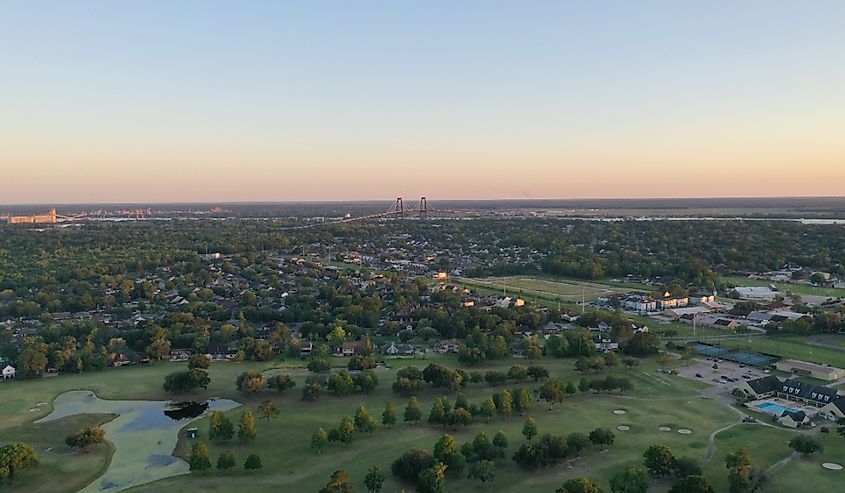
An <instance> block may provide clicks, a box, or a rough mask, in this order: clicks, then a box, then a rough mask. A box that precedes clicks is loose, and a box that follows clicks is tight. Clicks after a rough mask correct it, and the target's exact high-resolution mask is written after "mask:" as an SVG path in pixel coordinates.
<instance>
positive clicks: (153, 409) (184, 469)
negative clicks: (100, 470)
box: [36, 390, 239, 493]
mask: <svg viewBox="0 0 845 493" xmlns="http://www.w3.org/2000/svg"><path fill="white" fill-rule="evenodd" d="M168 404H169V402H168V401H109V400H103V399H100V398H99V397H97V396H96V394H94V392H91V391H88V390H73V391H70V392H65V393H63V394H61V395H59V396H58V397H56V399H55V401H54V402H53V409H54V411H53V412H52V413H51V414H50V415H48V416H46V417H44V418H42V419H40V420H38V421H36V423H46V422H50V421H55V420H58V419H61V418H65V417H68V416H74V415H77V414H90V413H97V414H116V415H118V416H117V418H115V419H114V420H112V421H111V422H109V423H106V424H105V425H103V430H105V432H106V439H107V440H108V441H110V442H111V443H112V444H113V445H114V447H115V452H114V455H113V456H112V461H111V464H109V467H108V469H107V470H106V472H105V473H104V474H103V475H102V476H100V477H99V478H97V479H96V480H95V481H94V482H92V483H91V484H89V485H88V486H87V487H85V488H84V489H82V490H80V493H97V492H102V491H109V492H115V491H121V490H125V489H127V488H131V487H133V486H138V485H141V484H144V483H149V482H151V481H156V480H159V479H163V478H168V477H171V476H176V475H179V474H186V473H188V472H189V471H188V463H187V462H185V461H183V460H182V459H179V458H177V457H174V456H173V455H172V454H173V450H174V449H175V448H176V442H177V439H178V434H179V429H180V428H182V427H183V426H185V425H186V424H187V423H188V422H190V420H175V419H171V418H169V417H168V416H166V415H165V414H164V410H165V408H166V407H167V405H168ZM237 406H239V404H238V403H237V402H235V401H231V400H227V399H221V400H213V401H210V402H209V410H211V409H216V410H222V411H225V410H228V409H232V408H235V407H237ZM207 412H208V411H206V413H207Z"/></svg>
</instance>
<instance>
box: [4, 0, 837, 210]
mask: <svg viewBox="0 0 845 493" xmlns="http://www.w3.org/2000/svg"><path fill="white" fill-rule="evenodd" d="M844 26H845V2H843V1H841V0H832V1H821V0H815V1H812V2H799V1H774V0H761V1H752V0H743V1H736V0H730V1H703V0H702V1H669V0H665V1H630V0H625V1H617V2H611V1H600V2H575V1H563V0H559V1H548V2H545V1H530V0H528V1H507V2H503V1H491V0H476V1H463V0H442V1H439V0H438V1H431V0H426V1H416V2H398V1H366V0H360V1H318V0H315V1H289V2H287V1H281V0H279V1H266V2H261V1H246V2H237V1H228V2H214V1H193V2H191V1H186V2H173V1H137V2H119V1H114V0H109V1H85V0H77V1H67V0H62V1H54V2H50V1H37V0H11V1H6V2H3V5H2V10H0V46H2V49H0V203H7V204H9V203H57V204H58V203H72V202H165V201H168V202H172V201H179V202H192V201H212V202H215V201H219V202H226V201H296V200H353V199H354V200H359V199H389V198H392V197H396V196H400V195H401V196H406V197H418V196H421V195H426V196H428V197H429V198H436V199H463V198H465V199H475V198H584V197H597V198H598V197H691V196H778V195H845V27H844Z"/></svg>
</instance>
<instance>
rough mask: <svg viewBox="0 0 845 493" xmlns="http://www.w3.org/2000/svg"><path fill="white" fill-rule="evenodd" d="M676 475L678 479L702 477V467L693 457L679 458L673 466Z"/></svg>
mask: <svg viewBox="0 0 845 493" xmlns="http://www.w3.org/2000/svg"><path fill="white" fill-rule="evenodd" d="M673 469H674V475H675V477H676V478H678V479H682V478H685V477H687V476H701V466H700V465H699V464H698V461H697V460H695V459H693V458H692V457H677V458H675V462H674V465H673Z"/></svg>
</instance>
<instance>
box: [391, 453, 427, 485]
mask: <svg viewBox="0 0 845 493" xmlns="http://www.w3.org/2000/svg"><path fill="white" fill-rule="evenodd" d="M434 463H435V460H434V456H433V455H431V453H430V452H429V451H427V450H423V449H419V448H412V449H410V450H408V451H407V452H405V453H404V454H402V455H401V456H399V458H397V459H396V460H395V461H393V463H392V464H391V465H390V471H391V472H392V473H393V475H394V476H396V477H397V478H399V479H402V480H403V481H408V482H412V481H417V479H419V476H420V474H421V473H422V472H423V471H424V470H426V469H428V468H429V467H432V466H433V465H434Z"/></svg>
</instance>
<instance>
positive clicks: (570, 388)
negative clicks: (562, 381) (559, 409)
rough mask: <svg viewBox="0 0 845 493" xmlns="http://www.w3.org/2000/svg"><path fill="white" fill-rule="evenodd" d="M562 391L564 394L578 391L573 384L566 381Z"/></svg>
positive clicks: (573, 393) (572, 393)
mask: <svg viewBox="0 0 845 493" xmlns="http://www.w3.org/2000/svg"><path fill="white" fill-rule="evenodd" d="M563 391H564V393H566V395H575V393H576V392H578V389H576V388H575V385H573V384H572V382H566V387H565V388H564V389H563Z"/></svg>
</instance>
